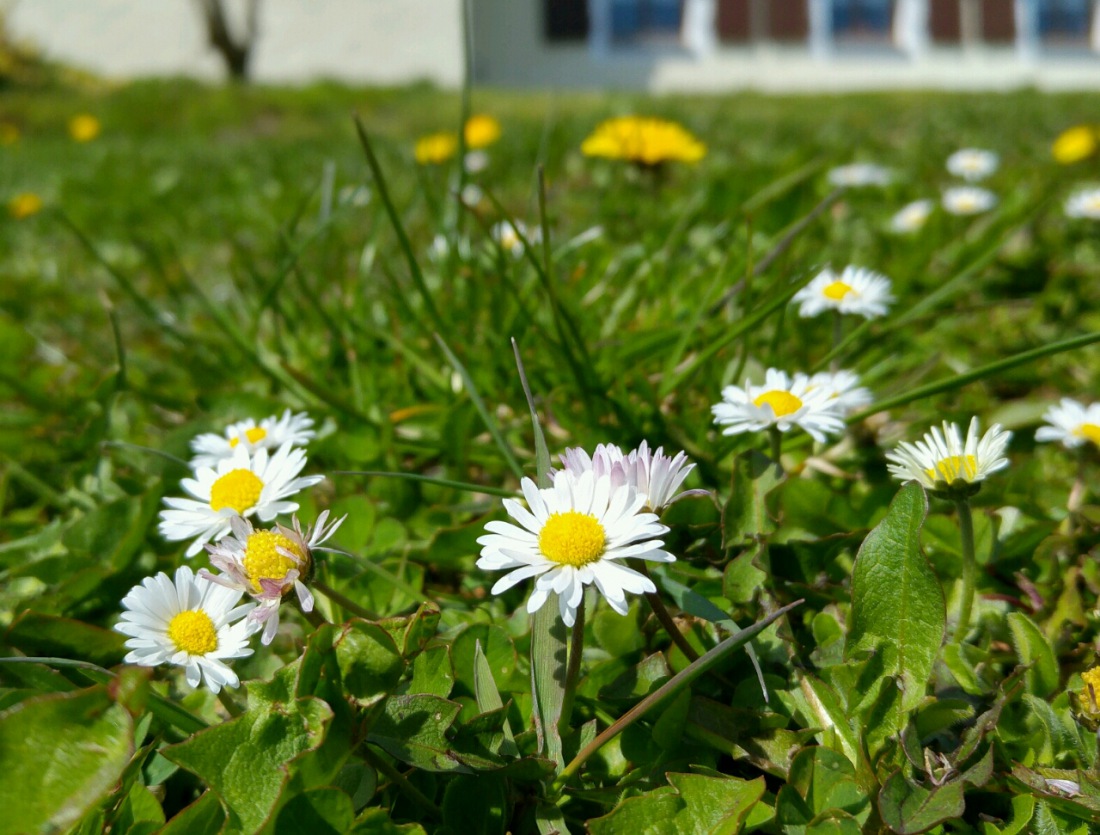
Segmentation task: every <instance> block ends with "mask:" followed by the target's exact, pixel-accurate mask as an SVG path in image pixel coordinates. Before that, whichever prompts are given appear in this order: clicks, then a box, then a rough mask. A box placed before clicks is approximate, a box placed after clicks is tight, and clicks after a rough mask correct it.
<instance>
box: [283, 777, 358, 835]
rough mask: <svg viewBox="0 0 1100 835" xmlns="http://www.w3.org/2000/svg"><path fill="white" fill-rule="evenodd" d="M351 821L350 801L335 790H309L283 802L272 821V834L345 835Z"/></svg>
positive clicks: (326, 788)
mask: <svg viewBox="0 0 1100 835" xmlns="http://www.w3.org/2000/svg"><path fill="white" fill-rule="evenodd" d="M354 821H355V809H354V808H352V805H351V798H350V797H348V796H347V795H346V794H344V792H342V791H340V790H339V789H336V788H332V787H325V788H319V789H312V790H311V791H307V792H303V793H302V794H299V795H296V796H295V797H293V798H291V799H290V800H289V801H287V804H286V805H285V806H283V808H282V809H281V810H280V811H279V817H278V818H277V819H276V821H275V835H300V833H305V832H308V833H309V835H345V833H347V832H350V831H351V829H352V825H353V823H354Z"/></svg>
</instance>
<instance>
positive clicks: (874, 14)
mask: <svg viewBox="0 0 1100 835" xmlns="http://www.w3.org/2000/svg"><path fill="white" fill-rule="evenodd" d="M832 5H833V15H832V18H833V21H832V22H833V32H834V34H836V35H839V36H842V37H843V36H844V35H846V34H872V35H874V34H881V35H889V34H890V20H891V17H892V15H893V6H894V3H893V0H833V3H832Z"/></svg>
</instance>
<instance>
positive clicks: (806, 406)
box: [710, 368, 844, 441]
mask: <svg viewBox="0 0 1100 835" xmlns="http://www.w3.org/2000/svg"><path fill="white" fill-rule="evenodd" d="M710 408H711V411H712V412H713V413H714V422H715V423H717V424H718V425H719V426H721V427H723V429H722V434H723V435H737V434H739V433H741V432H759V431H760V430H761V429H767V428H769V427H771V426H775V427H777V428H778V429H779V431H780V432H789V431H790V430H791V429H792V428H793V427H795V426H797V427H798V428H800V429H802V430H804V431H805V432H807V433H808V434H809V435H811V436H812V437H813V438H814V440H817V441H824V440H825V437H826V436H827V435H829V434H833V433H836V432H841V431H842V430H843V429H844V421H843V420H841V418H840V409H839V401H838V399H837V398H834V397H833V396H832V393H831V392H830V391H829V390H828V389H826V388H824V387H823V386H816V387H814V386H812V385H811V384H810V378H809V377H807V376H806V375H805V374H801V373H798V374H795V375H794V376H793V377H788V376H787V374H786V373H785V372H783V371H777V370H776V369H774V368H769V369H768V371H767V373H766V374H765V375H764V384H763V385H762V386H757V385H753V384H752V383H749V382H746V383H745V385H744V387H743V388H742V387H739V386H726V387H725V388H724V389H722V402H721V403H715V404H714V405H713V406H711V407H710Z"/></svg>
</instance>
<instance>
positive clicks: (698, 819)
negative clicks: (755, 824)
mask: <svg viewBox="0 0 1100 835" xmlns="http://www.w3.org/2000/svg"><path fill="white" fill-rule="evenodd" d="M666 776H667V777H668V781H669V783H670V784H671V785H669V786H662V787H661V788H658V789H654V790H653V791H650V792H646V793H645V794H642V795H639V796H637V797H631V798H628V799H627V800H624V801H623V802H622V803H620V804H619V805H618V806H616V807H615V808H614V809H612V810H611V812H610V813H608V814H606V815H604V816H603V817H600V818H595V819H593V820H590V821H589V822H588V829H589V832H590V833H591V835H623V834H624V833H630V835H650V833H652V834H653V835H657V833H660V835H699V833H713V835H718V833H729V835H733V833H736V832H739V831H740V828H741V825H742V823H744V820H745V818H746V817H747V816H748V814H749V811H750V810H751V809H752V807H753V806H755V805H756V803H757V801H759V800H760V798H761V797H763V796H764V788H765V786H764V778H762V777H758V778H756V779H755V780H741V779H738V778H737V777H711V776H705V775H702V774H675V773H669V774H668V775H666Z"/></svg>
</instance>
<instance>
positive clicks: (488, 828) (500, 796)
mask: <svg viewBox="0 0 1100 835" xmlns="http://www.w3.org/2000/svg"><path fill="white" fill-rule="evenodd" d="M443 822H444V823H445V824H446V825H448V826H450V827H451V829H452V830H453V831H454V832H456V833H462V835H504V832H505V829H506V828H507V824H508V792H507V785H506V783H505V781H504V780H502V779H500V778H499V777H494V776H493V775H491V774H479V775H477V776H465V775H460V776H458V777H455V778H454V779H453V780H451V781H450V783H448V784H447V789H446V791H444V793H443Z"/></svg>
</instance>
